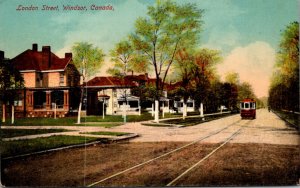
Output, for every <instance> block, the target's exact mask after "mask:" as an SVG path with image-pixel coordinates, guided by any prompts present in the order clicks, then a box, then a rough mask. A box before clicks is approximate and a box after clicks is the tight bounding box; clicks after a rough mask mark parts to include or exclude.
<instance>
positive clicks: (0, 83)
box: [0, 52, 24, 122]
mask: <svg viewBox="0 0 300 188" xmlns="http://www.w3.org/2000/svg"><path fill="white" fill-rule="evenodd" d="M1 53H3V52H1ZM23 87H24V80H23V77H22V76H21V74H20V72H19V71H18V70H17V69H15V68H14V67H13V66H12V64H11V63H10V62H9V60H7V59H0V101H1V103H2V113H3V114H2V115H3V116H2V122H5V106H6V105H7V104H10V105H12V107H13V105H14V100H15V98H16V97H17V95H18V90H20V89H22V88H23ZM12 115H13V114H12Z"/></svg>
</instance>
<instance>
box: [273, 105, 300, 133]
mask: <svg viewBox="0 0 300 188" xmlns="http://www.w3.org/2000/svg"><path fill="white" fill-rule="evenodd" d="M272 112H273V113H274V114H275V115H276V116H278V117H279V118H280V119H281V120H283V121H284V122H285V123H286V124H288V126H289V127H292V128H294V129H296V130H298V131H299V132H300V127H299V126H297V125H294V124H292V123H290V122H288V121H287V120H286V119H284V118H283V117H282V116H281V115H279V114H278V113H277V112H275V111H273V110H272Z"/></svg>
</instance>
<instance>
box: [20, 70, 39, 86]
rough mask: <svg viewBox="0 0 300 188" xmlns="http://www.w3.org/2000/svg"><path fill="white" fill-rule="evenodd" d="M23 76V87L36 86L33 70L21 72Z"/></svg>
mask: <svg viewBox="0 0 300 188" xmlns="http://www.w3.org/2000/svg"><path fill="white" fill-rule="evenodd" d="M22 75H23V78H24V86H25V87H35V86H36V82H35V81H36V73H35V72H25V73H22Z"/></svg>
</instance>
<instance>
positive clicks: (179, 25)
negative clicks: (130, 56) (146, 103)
mask: <svg viewBox="0 0 300 188" xmlns="http://www.w3.org/2000/svg"><path fill="white" fill-rule="evenodd" d="M201 17H202V10H199V9H197V7H196V5H195V4H183V5H178V4H176V3H174V2H171V1H157V2H156V4H155V5H154V6H149V7H148V12H147V17H144V18H142V17H141V18H138V19H137V20H136V23H135V32H134V33H133V34H132V35H131V36H130V39H131V41H132V43H133V46H134V49H135V50H136V51H137V53H138V54H139V56H143V57H144V58H145V59H146V60H147V63H148V64H150V65H151V66H152V68H153V70H154V72H155V77H156V95H155V99H156V101H155V121H156V122H158V108H159V107H158V100H159V97H160V95H161V92H162V90H163V87H164V82H165V79H166V77H167V75H168V72H169V69H170V67H171V65H172V64H173V62H174V58H175V54H176V53H177V51H178V50H179V49H180V47H181V46H184V44H187V43H189V44H190V45H192V44H196V42H197V41H198V34H199V33H200V32H199V31H200V26H201V20H200V19H201ZM160 79H161V81H160Z"/></svg>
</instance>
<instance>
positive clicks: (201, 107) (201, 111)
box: [200, 103, 204, 117]
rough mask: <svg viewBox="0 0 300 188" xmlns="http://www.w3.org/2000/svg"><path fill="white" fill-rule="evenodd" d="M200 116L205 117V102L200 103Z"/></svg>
mask: <svg viewBox="0 0 300 188" xmlns="http://www.w3.org/2000/svg"><path fill="white" fill-rule="evenodd" d="M200 117H204V114H203V103H201V104H200Z"/></svg>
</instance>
